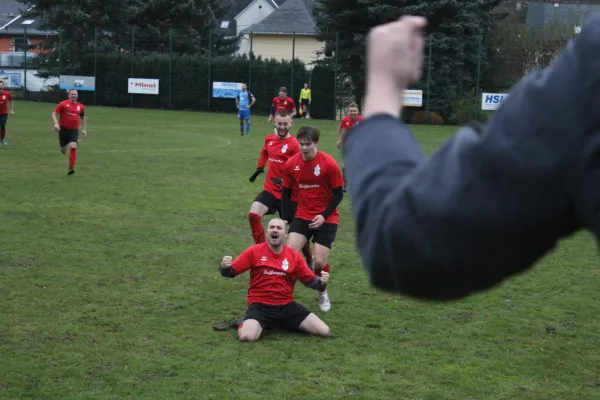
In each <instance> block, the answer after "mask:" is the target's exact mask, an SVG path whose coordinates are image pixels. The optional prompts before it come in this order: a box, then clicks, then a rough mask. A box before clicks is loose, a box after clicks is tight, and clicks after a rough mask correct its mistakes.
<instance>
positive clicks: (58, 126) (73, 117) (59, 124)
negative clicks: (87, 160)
mask: <svg viewBox="0 0 600 400" xmlns="http://www.w3.org/2000/svg"><path fill="white" fill-rule="evenodd" d="M78 96H79V94H78V93H77V90H75V89H71V90H69V100H64V101H62V102H60V103H59V104H58V105H57V106H56V108H55V109H54V112H52V121H54V130H55V131H56V132H58V143H59V145H60V151H61V153H63V154H65V153H66V152H67V150H69V169H68V171H67V175H73V174H74V173H75V169H74V168H75V161H76V159H77V143H78V142H79V121H80V120H81V121H83V129H82V130H81V133H83V137H84V138H87V131H86V126H87V119H86V118H85V109H84V107H83V104H81V103H79V102H78V101H77V97H78ZM58 118H60V121H59V119H58Z"/></svg>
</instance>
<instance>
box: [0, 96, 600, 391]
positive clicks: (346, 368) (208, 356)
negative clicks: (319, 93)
mask: <svg viewBox="0 0 600 400" xmlns="http://www.w3.org/2000/svg"><path fill="white" fill-rule="evenodd" d="M52 107H53V105H52V104H40V103H23V102H18V103H17V104H16V111H17V115H15V116H11V117H10V119H9V125H8V136H7V140H8V146H7V147H5V148H3V147H0V191H1V192H0V193H1V197H0V399H10V400H12V399H107V400H108V399H161V400H162V399H327V400H329V399H344V398H356V399H431V400H434V399H435V400H438V399H439V400H442V399H527V400H531V399H550V398H557V399H595V398H596V399H597V398H600V353H599V351H598V343H599V342H600V322H599V320H600V317H599V315H600V290H599V289H600V284H599V281H600V275H599V273H598V257H597V250H596V247H595V244H594V242H593V241H592V239H591V237H590V236H589V235H588V234H580V235H577V236H576V237H574V238H572V239H570V240H569V241H566V242H564V243H562V245H561V246H560V247H559V248H558V249H557V250H556V251H555V252H554V253H553V254H551V255H550V256H548V257H547V258H546V259H545V260H544V261H542V262H541V263H540V264H539V265H538V266H536V268H535V269H533V270H532V271H531V272H530V273H528V274H525V275H522V276H519V277H517V278H514V279H512V280H510V281H509V282H507V283H505V284H504V285H502V286H500V287H498V288H496V289H495V290H493V291H490V292H489V293H486V294H481V295H477V296H474V297H472V298H470V299H468V300H465V301H461V302H456V303H451V304H428V303H420V302H416V301H412V300H410V299H407V298H404V297H399V296H395V295H390V294H388V293H382V292H378V291H376V290H374V289H373V288H371V287H370V286H369V284H368V282H367V279H366V274H365V272H364V270H363V268H362V266H361V264H360V262H359V259H358V257H357V254H356V251H355V249H354V239H353V223H352V218H351V215H350V212H349V210H350V202H349V199H348V198H345V199H344V201H343V203H342V206H341V227H340V230H339V233H338V240H337V241H336V246H335V248H334V249H333V251H332V255H331V266H332V275H331V278H332V283H331V286H330V290H329V293H330V296H331V299H332V309H331V311H330V312H329V313H327V314H323V313H321V312H320V311H319V310H318V307H317V302H316V296H315V292H314V291H311V290H309V289H306V288H304V287H302V286H298V288H297V289H296V296H297V300H298V301H299V302H301V303H303V304H305V305H306V306H308V307H309V308H311V309H312V310H314V311H315V312H316V313H317V314H318V315H320V316H321V317H322V318H323V319H324V320H325V321H326V322H327V323H328V324H329V326H330V327H331V329H332V332H333V334H334V335H335V337H334V338H331V339H327V340H323V339H319V338H314V337H307V336H304V335H295V334H289V333H277V332H273V333H269V334H267V335H265V336H264V338H263V339H262V340H261V341H259V342H257V343H252V344H248V343H239V342H238V341H237V340H236V334H235V331H233V330H228V331H225V332H219V331H215V330H213V325H214V324H215V323H218V322H220V321H223V320H229V319H232V318H234V317H239V316H242V315H243V314H244V311H245V308H246V303H245V300H246V293H247V282H248V277H247V275H245V276H242V277H238V278H236V279H234V280H230V279H226V278H222V277H221V276H220V275H219V274H218V272H217V264H218V262H219V261H220V259H221V257H222V256H223V255H233V256H235V255H237V254H239V253H240V252H241V251H243V250H244V249H245V248H246V247H248V246H250V245H251V244H252V238H251V235H250V228H249V224H248V221H247V217H246V215H247V213H248V209H249V207H250V204H251V202H252V200H253V199H254V197H255V195H256V194H257V193H258V192H259V191H260V190H261V187H262V182H263V180H264V175H261V177H260V178H259V180H260V183H258V182H259V181H258V180H257V183H256V184H251V183H249V182H248V178H249V176H250V175H251V174H252V173H253V171H254V170H255V167H256V160H257V157H258V153H259V150H260V147H261V145H262V141H263V138H264V134H266V133H269V132H270V130H271V127H270V125H267V123H266V117H265V118H263V117H262V116H261V117H260V118H259V117H255V118H254V120H253V135H252V136H250V137H239V134H238V131H239V125H238V123H237V121H236V118H235V116H234V115H222V114H203V113H192V112H168V111H149V110H128V109H111V108H92V107H90V108H89V109H88V110H87V115H88V118H89V129H88V131H89V134H90V137H89V139H87V140H85V141H82V142H81V145H80V147H79V151H78V165H77V167H76V171H77V173H76V174H75V175H73V176H67V175H66V172H67V157H66V156H63V155H61V154H60V152H59V150H58V142H57V139H56V134H55V133H54V132H53V130H52V123H51V119H50V113H51V112H52ZM303 122H310V123H311V124H314V125H317V126H319V127H320V128H321V129H322V131H323V139H322V143H321V146H320V148H321V149H322V150H325V151H326V152H330V153H331V154H332V155H334V156H335V157H336V158H337V159H338V160H341V158H340V156H339V152H338V151H337V150H336V149H335V129H336V124H335V122H331V121H300V120H298V121H296V127H298V126H299V125H300V124H302V123H303ZM414 130H415V132H416V134H417V136H418V138H419V140H420V141H421V142H422V143H423V145H424V146H425V147H426V148H427V150H428V151H432V150H433V149H435V147H436V146H438V145H439V144H440V143H441V142H442V141H443V140H444V139H445V138H446V137H448V135H449V134H450V133H451V132H452V130H453V129H451V128H439V127H438V128H433V127H415V128H414ZM481 267H482V268H485V265H482V266H481Z"/></svg>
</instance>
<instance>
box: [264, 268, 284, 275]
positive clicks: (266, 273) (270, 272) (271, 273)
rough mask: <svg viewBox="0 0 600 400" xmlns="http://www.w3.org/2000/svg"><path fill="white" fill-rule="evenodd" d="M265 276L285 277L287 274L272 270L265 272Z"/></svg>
mask: <svg viewBox="0 0 600 400" xmlns="http://www.w3.org/2000/svg"><path fill="white" fill-rule="evenodd" d="M263 275H285V272H283V271H274V270H272V269H270V270H265V271H264V272H263Z"/></svg>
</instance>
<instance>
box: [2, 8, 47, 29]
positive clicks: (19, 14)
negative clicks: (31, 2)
mask: <svg viewBox="0 0 600 400" xmlns="http://www.w3.org/2000/svg"><path fill="white" fill-rule="evenodd" d="M0 2H2V3H0V6H1V5H2V4H4V3H6V4H8V3H11V2H13V1H12V0H0ZM13 6H14V4H13ZM15 7H16V8H13V9H16V10H17V11H16V12H11V13H9V14H8V15H12V17H11V19H10V20H8V21H5V22H3V23H2V25H0V35H19V34H21V35H22V34H25V33H27V35H49V34H53V32H49V31H45V30H40V24H41V21H42V17H41V16H33V17H23V14H24V13H25V12H26V11H29V10H31V9H32V8H33V7H35V6H29V7H27V6H23V5H22V4H20V3H19V4H18V5H17V6H15ZM1 10H4V9H1ZM0 14H2V11H0Z"/></svg>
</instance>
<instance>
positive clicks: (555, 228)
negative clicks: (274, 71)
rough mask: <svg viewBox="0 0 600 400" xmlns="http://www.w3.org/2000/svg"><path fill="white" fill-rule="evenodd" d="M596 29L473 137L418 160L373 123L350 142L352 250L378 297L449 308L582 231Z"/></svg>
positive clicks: (595, 122)
mask: <svg viewBox="0 0 600 400" xmlns="http://www.w3.org/2000/svg"><path fill="white" fill-rule="evenodd" d="M599 128H600V19H599V18H598V16H594V17H593V18H592V19H591V20H590V21H589V22H588V23H587V24H586V25H585V26H584V28H583V30H582V32H581V34H580V35H579V37H578V39H577V40H576V41H575V42H574V43H571V44H570V45H569V46H568V48H567V49H566V50H565V52H564V53H563V54H562V55H561V56H560V57H559V58H558V59H557V60H555V62H554V63H553V64H552V65H551V66H550V67H548V68H547V69H545V70H543V71H541V72H536V73H533V74H531V75H530V76H528V77H526V78H524V79H523V80H522V81H521V82H520V83H519V84H517V85H516V86H515V87H514V88H513V89H512V90H511V92H510V95H509V97H508V98H507V99H505V100H504V103H503V104H502V106H501V107H500V108H499V109H498V110H497V111H496V112H495V114H494V116H493V118H492V119H491V121H490V122H489V124H488V125H487V127H486V128H485V132H484V133H483V134H482V135H480V134H478V133H476V132H475V131H474V130H473V129H472V128H469V127H465V128H462V129H461V130H460V131H459V132H458V133H457V134H456V135H455V136H454V137H453V138H452V139H450V140H449V141H448V142H447V143H446V144H445V145H443V146H442V147H441V148H440V149H438V151H437V152H435V153H434V154H433V155H432V156H431V157H426V156H425V154H424V153H423V151H422V150H421V148H420V147H419V145H418V143H417V142H416V141H415V139H414V138H413V137H412V135H411V133H410V132H409V130H408V128H407V127H406V126H405V125H404V124H403V123H401V122H400V121H399V120H396V119H393V118H392V117H390V116H383V115H381V116H373V117H371V118H369V119H367V120H366V121H365V122H363V123H362V124H360V125H358V126H357V127H356V128H355V129H353V130H352V131H350V133H349V134H347V135H346V138H345V143H344V146H343V150H344V166H345V169H346V182H347V188H348V192H349V195H350V198H351V201H352V208H353V214H354V217H355V221H356V235H357V247H358V251H359V253H360V256H361V258H362V261H363V263H364V265H365V267H366V268H367V270H368V273H369V278H370V280H371V282H372V284H373V285H374V286H376V287H379V288H382V289H387V290H392V291H396V292H400V293H403V294H406V295H410V296H413V297H417V298H422V299H430V300H452V299H458V298H461V297H464V296H467V295H469V294H470V293H473V292H476V291H481V290H485V289H488V288H490V287H492V286H494V285H496V284H498V283H500V282H501V281H502V280H503V279H505V278H507V277H509V276H511V275H514V274H516V273H519V272H521V271H524V270H525V269H527V268H529V267H531V266H532V265H533V264H534V263H535V262H536V261H537V260H539V259H540V258H541V257H542V256H543V255H544V254H546V253H547V252H548V251H549V250H551V249H552V248H553V247H554V246H555V245H556V243H557V242H558V240H559V239H561V238H563V237H565V236H567V235H569V234H571V233H573V232H575V231H577V230H579V229H581V222H580V220H579V219H578V218H577V217H576V215H575V213H574V207H573V198H572V193H573V189H574V186H575V184H576V183H575V181H576V180H577V179H578V161H579V158H580V157H581V155H582V153H583V149H584V148H585V145H586V143H587V142H588V141H590V139H591V138H592V137H593V136H592V134H593V133H594V132H598V131H600V129H599Z"/></svg>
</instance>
